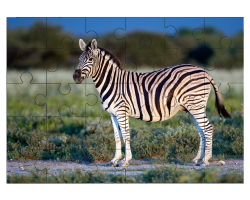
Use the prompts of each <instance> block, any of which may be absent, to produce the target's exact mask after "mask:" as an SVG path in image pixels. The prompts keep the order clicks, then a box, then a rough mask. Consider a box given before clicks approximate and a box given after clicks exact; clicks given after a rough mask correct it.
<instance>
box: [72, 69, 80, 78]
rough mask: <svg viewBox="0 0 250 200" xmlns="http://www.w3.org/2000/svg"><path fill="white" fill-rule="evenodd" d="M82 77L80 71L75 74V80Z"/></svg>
mask: <svg viewBox="0 0 250 200" xmlns="http://www.w3.org/2000/svg"><path fill="white" fill-rule="evenodd" d="M80 76H81V73H80V70H76V71H75V72H74V74H73V79H74V80H75V79H78V78H79V77H80Z"/></svg>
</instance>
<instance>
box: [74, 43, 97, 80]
mask: <svg viewBox="0 0 250 200" xmlns="http://www.w3.org/2000/svg"><path fill="white" fill-rule="evenodd" d="M79 46H80V49H81V50H82V51H83V53H82V55H81V56H80V57H79V64H78V66H77V68H76V70H75V72H74V73H73V79H74V81H75V83H77V84H79V83H81V82H82V81H83V80H84V79H86V78H88V77H89V76H92V75H93V74H94V73H95V69H96V65H97V64H98V51H99V49H98V48H97V41H96V40H95V39H93V40H92V42H91V43H90V44H88V45H86V44H85V42H84V41H83V40H82V39H80V40H79Z"/></svg>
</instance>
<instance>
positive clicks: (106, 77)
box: [73, 39, 231, 167]
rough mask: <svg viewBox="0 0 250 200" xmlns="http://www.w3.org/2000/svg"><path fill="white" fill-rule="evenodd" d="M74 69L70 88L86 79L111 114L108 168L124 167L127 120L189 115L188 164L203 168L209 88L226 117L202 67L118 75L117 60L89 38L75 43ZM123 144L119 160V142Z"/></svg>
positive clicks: (208, 140) (209, 130)
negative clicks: (112, 146)
mask: <svg viewBox="0 0 250 200" xmlns="http://www.w3.org/2000/svg"><path fill="white" fill-rule="evenodd" d="M79 46H80V49H81V50H82V51H83V52H82V54H81V55H80V57H79V64H78V66H77V68H76V70H75V72H74V73H73V79H74V81H75V83H77V84H80V83H81V82H82V81H83V80H84V79H86V78H88V77H90V76H91V77H92V79H93V82H94V84H95V87H96V89H97V91H98V93H99V96H100V100H101V103H102V107H103V109H104V110H106V111H107V112H108V113H110V115H111V121H112V125H113V129H114V137H115V143H116V151H115V156H114V158H113V159H112V160H111V162H110V166H118V164H117V162H118V161H119V160H121V163H120V166H122V167H127V166H129V161H130V160H131V159H132V153H131V149H130V133H129V117H133V118H136V119H139V120H143V121H149V122H160V121H165V120H167V119H170V118H171V117H173V116H174V115H175V114H176V113H177V112H178V111H186V112H187V113H189V115H190V116H191V118H192V120H193V122H194V125H195V127H196V129H197V131H198V134H199V137H200V143H199V149H198V153H197V156H196V157H195V158H194V159H193V161H192V164H191V165H201V166H208V165H209V162H208V160H209V159H210V158H212V134H213V127H212V126H211V124H210V123H209V121H208V119H207V117H206V112H205V108H206V104H207V100H208V97H209V94H210V91H211V87H210V84H211V85H212V86H213V88H214V91H215V94H216V95H215V96H216V100H215V101H216V102H215V105H216V108H217V111H218V113H219V115H220V116H221V115H222V116H223V117H225V118H231V116H230V114H229V113H228V112H227V111H226V109H225V107H224V104H223V102H222V97H221V95H220V93H219V90H218V87H217V86H216V84H215V82H214V80H213V79H212V77H211V76H210V75H209V74H208V73H207V72H206V71H205V70H204V69H202V68H199V67H197V66H194V65H191V64H182V65H177V66H172V67H168V68H164V69H160V70H157V71H153V72H147V73H137V72H131V71H126V70H123V69H122V68H121V67H120V66H121V63H120V61H119V59H118V58H117V57H116V56H114V55H113V54H112V53H111V52H110V51H108V50H106V49H104V48H101V47H98V46H97V41H96V40H95V39H93V40H92V42H89V44H88V45H86V43H85V42H84V41H83V40H82V39H79ZM122 138H123V141H124V145H125V157H124V158H123V159H122V151H121V140H122Z"/></svg>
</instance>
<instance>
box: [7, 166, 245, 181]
mask: <svg viewBox="0 0 250 200" xmlns="http://www.w3.org/2000/svg"><path fill="white" fill-rule="evenodd" d="M7 183H243V173H242V174H237V173H232V174H225V175H220V174H219V173H218V171H217V170H216V169H209V170H206V171H191V172H188V171H187V170H173V169H172V168H171V167H156V168H155V169H154V170H150V171H145V172H144V173H143V174H141V175H136V176H133V177H128V176H125V173H124V175H108V174H104V173H101V172H97V173H82V172H81V170H79V169H76V170H75V172H74V173H70V174H67V173H62V172H61V173H60V174H59V175H47V176H46V174H45V173H41V174H39V173H36V172H32V173H31V175H26V176H24V175H11V176H10V175H8V176H7Z"/></svg>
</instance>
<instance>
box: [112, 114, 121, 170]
mask: <svg viewBox="0 0 250 200" xmlns="http://www.w3.org/2000/svg"><path fill="white" fill-rule="evenodd" d="M111 121H112V125H113V128H114V136H115V143H116V147H115V157H114V158H113V159H112V160H111V162H110V166H116V165H117V162H118V161H119V160H120V159H121V158H122V149H121V138H122V135H121V131H120V127H119V124H118V121H117V118H116V116H115V115H111Z"/></svg>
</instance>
